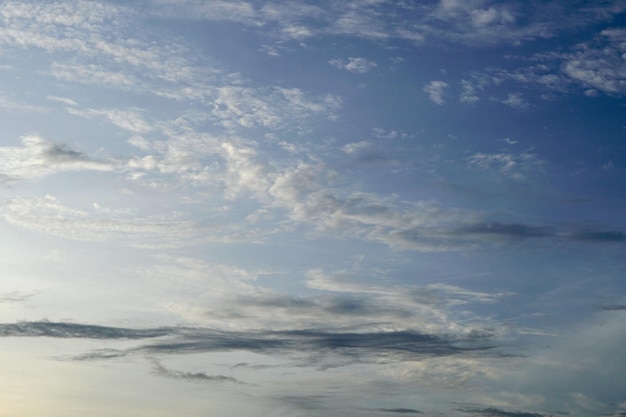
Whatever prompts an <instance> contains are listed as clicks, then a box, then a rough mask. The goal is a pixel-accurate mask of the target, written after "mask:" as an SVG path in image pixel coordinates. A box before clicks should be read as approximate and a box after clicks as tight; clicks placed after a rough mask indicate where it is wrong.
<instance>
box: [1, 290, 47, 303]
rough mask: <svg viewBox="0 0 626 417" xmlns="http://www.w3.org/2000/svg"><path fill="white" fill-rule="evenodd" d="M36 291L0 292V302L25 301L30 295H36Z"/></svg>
mask: <svg viewBox="0 0 626 417" xmlns="http://www.w3.org/2000/svg"><path fill="white" fill-rule="evenodd" d="M37 294H38V293H37V292H34V293H29V294H23V293H19V292H11V293H3V294H2V293H0V303H14V302H22V301H26V300H28V299H29V298H31V297H34V296H35V295H37Z"/></svg>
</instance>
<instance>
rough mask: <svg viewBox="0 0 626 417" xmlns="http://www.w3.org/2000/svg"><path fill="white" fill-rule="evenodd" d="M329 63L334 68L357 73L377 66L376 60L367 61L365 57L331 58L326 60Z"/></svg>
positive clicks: (363, 72)
mask: <svg viewBox="0 0 626 417" xmlns="http://www.w3.org/2000/svg"><path fill="white" fill-rule="evenodd" d="M328 63H329V64H330V65H332V66H333V67H335V68H339V69H343V70H346V71H350V72H356V73H357V74H365V73H366V72H369V71H370V70H372V69H373V68H375V67H377V64H376V62H374V61H368V60H367V59H365V58H353V57H350V58H348V61H347V62H346V61H344V60H343V59H340V58H335V59H331V60H330V61H328Z"/></svg>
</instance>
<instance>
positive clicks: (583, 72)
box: [562, 28, 626, 95]
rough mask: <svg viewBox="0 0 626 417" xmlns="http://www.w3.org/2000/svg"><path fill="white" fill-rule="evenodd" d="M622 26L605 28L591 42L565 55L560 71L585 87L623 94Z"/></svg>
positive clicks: (625, 41) (625, 48)
mask: <svg viewBox="0 0 626 417" xmlns="http://www.w3.org/2000/svg"><path fill="white" fill-rule="evenodd" d="M624 54H626V29H621V28H613V29H605V30H603V31H602V32H600V34H599V35H598V36H597V37H596V39H595V40H594V41H592V42H588V43H583V44H580V45H579V46H578V48H577V51H575V52H573V53H571V54H566V55H565V56H564V61H563V67H562V69H563V72H564V73H565V74H567V76H569V77H570V78H571V79H573V80H575V81H576V82H578V83H580V84H582V85H583V86H584V87H586V88H593V89H595V90H598V91H602V92H603V93H605V94H609V95H623V94H626V62H624Z"/></svg>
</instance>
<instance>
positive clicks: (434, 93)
mask: <svg viewBox="0 0 626 417" xmlns="http://www.w3.org/2000/svg"><path fill="white" fill-rule="evenodd" d="M447 86H448V83H446V82H444V81H431V82H429V83H428V84H426V85H425V86H424V92H425V93H426V94H428V98H429V99H430V101H432V102H433V103H435V104H438V105H442V104H444V103H445V102H446V101H445V100H444V99H443V93H444V90H445V89H446V87H447Z"/></svg>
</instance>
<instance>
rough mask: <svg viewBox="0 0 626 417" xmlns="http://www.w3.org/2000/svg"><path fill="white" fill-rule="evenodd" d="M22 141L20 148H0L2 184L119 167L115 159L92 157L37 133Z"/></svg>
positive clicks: (110, 169)
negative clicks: (72, 172) (62, 173)
mask: <svg viewBox="0 0 626 417" xmlns="http://www.w3.org/2000/svg"><path fill="white" fill-rule="evenodd" d="M21 142H22V146H21V147H8V146H5V147H0V161H1V162H2V167H1V168H0V175H1V176H2V177H3V178H5V180H4V182H5V183H7V182H8V183H13V182H15V181H19V180H28V179H37V178H41V177H45V176H48V175H53V174H55V173H57V172H63V171H113V170H115V169H118V168H119V167H120V165H119V163H118V162H117V161H114V160H108V161H106V160H96V159H92V158H89V157H88V156H87V155H85V154H84V153H82V152H79V151H75V150H73V149H71V148H69V147H68V146H66V145H62V144H57V143H54V142H52V141H49V140H46V139H44V138H42V137H40V136H36V135H28V136H24V137H23V138H22V139H21Z"/></svg>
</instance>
